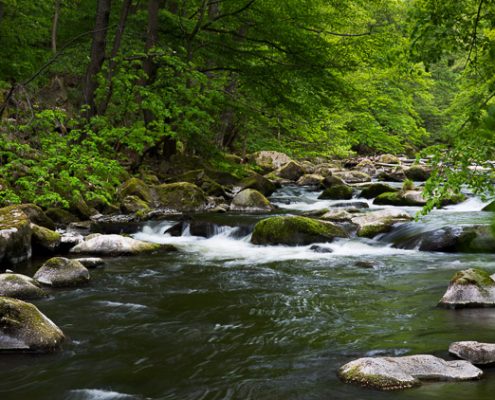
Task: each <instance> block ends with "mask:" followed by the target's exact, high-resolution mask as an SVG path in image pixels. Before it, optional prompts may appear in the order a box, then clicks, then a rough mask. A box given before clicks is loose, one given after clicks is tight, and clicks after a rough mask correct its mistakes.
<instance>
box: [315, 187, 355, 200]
mask: <svg viewBox="0 0 495 400" xmlns="http://www.w3.org/2000/svg"><path fill="white" fill-rule="evenodd" d="M352 192H353V191H352V187H350V186H347V185H332V186H330V187H329V188H326V189H325V190H324V191H323V193H322V194H320V196H319V197H318V199H322V200H350V199H352Z"/></svg>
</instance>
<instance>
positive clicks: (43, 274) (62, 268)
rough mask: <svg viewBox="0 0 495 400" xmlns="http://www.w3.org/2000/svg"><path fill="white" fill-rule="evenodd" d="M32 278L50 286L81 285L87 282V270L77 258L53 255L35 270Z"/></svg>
mask: <svg viewBox="0 0 495 400" xmlns="http://www.w3.org/2000/svg"><path fill="white" fill-rule="evenodd" d="M34 279H36V280H37V281H38V282H39V283H41V284H43V285H47V286H52V287H72V286H81V285H85V284H87V283H88V282H89V271H88V270H87V268H86V267H84V266H83V265H82V264H81V263H80V262H79V261H77V260H70V259H68V258H63V257H54V258H50V259H49V260H48V261H47V262H45V263H44V264H43V265H42V266H41V268H40V269H38V271H36V273H35V274H34Z"/></svg>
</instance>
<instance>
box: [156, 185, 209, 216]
mask: <svg viewBox="0 0 495 400" xmlns="http://www.w3.org/2000/svg"><path fill="white" fill-rule="evenodd" d="M155 190H156V193H157V197H158V201H159V206H160V207H163V208H167V209H170V210H174V211H179V212H182V211H202V210H204V209H205V208H206V206H207V198H206V195H205V193H204V192H203V191H202V190H201V189H200V188H199V187H198V186H196V185H195V184H192V183H188V182H176V183H169V184H163V185H159V186H156V187H155Z"/></svg>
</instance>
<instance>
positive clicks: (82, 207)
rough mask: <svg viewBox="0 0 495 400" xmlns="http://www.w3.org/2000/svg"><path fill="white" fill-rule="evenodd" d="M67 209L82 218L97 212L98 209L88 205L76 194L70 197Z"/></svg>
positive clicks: (87, 217)
mask: <svg viewBox="0 0 495 400" xmlns="http://www.w3.org/2000/svg"><path fill="white" fill-rule="evenodd" d="M69 210H70V211H71V212H72V213H73V214H75V215H77V216H78V217H79V218H82V219H89V218H91V217H92V216H93V215H96V214H98V211H96V210H95V209H94V208H92V207H90V206H89V205H88V203H86V200H84V198H83V197H82V196H81V195H76V196H74V197H73V198H72V199H71V201H70V206H69Z"/></svg>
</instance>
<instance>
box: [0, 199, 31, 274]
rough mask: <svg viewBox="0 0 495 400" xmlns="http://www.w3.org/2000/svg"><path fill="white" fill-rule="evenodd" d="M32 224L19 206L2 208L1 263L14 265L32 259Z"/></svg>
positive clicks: (0, 213)
mask: <svg viewBox="0 0 495 400" xmlns="http://www.w3.org/2000/svg"><path fill="white" fill-rule="evenodd" d="M31 235H32V231H31V223H30V221H29V218H28V217H27V215H26V214H24V212H23V211H22V209H21V208H20V207H19V206H9V207H4V208H0V263H2V264H5V265H13V264H17V263H19V262H22V261H25V260H28V259H29V258H31Z"/></svg>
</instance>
